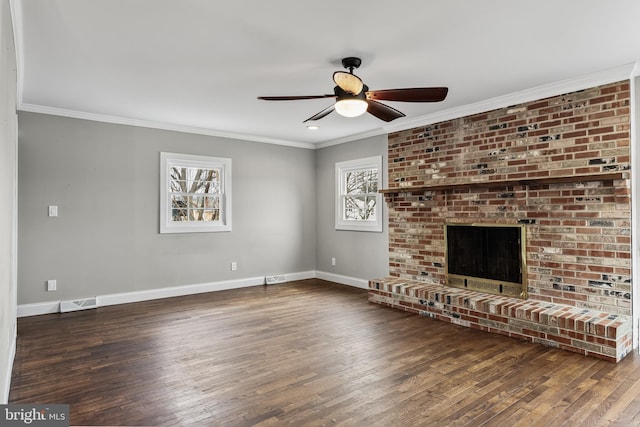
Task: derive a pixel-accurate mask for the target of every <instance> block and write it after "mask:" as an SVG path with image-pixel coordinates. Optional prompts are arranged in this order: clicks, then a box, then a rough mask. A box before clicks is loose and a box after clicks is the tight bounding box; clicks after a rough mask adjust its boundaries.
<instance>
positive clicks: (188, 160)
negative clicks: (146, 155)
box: [160, 152, 231, 234]
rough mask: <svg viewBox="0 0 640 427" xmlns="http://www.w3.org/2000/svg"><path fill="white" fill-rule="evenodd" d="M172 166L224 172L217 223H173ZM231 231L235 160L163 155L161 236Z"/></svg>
mask: <svg viewBox="0 0 640 427" xmlns="http://www.w3.org/2000/svg"><path fill="white" fill-rule="evenodd" d="M172 166H181V167H200V168H208V169H212V168H216V169H221V170H222V173H221V174H220V179H221V181H222V182H221V185H220V220H219V221H215V222H207V223H203V222H199V223H196V222H176V221H171V214H170V213H169V212H170V211H171V202H170V197H171V194H170V192H169V177H170V176H171V174H170V172H169V171H170V168H171V167H172ZM221 231H231V159H226V158H221V157H209V156H196V155H192V154H177V153H164V152H162V153H160V233H162V234H164V233H207V232H221Z"/></svg>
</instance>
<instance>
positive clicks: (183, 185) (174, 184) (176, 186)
mask: <svg viewBox="0 0 640 427" xmlns="http://www.w3.org/2000/svg"><path fill="white" fill-rule="evenodd" d="M171 192H172V193H186V192H187V181H173V180H172V181H171Z"/></svg>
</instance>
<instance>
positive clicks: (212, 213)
mask: <svg viewBox="0 0 640 427" xmlns="http://www.w3.org/2000/svg"><path fill="white" fill-rule="evenodd" d="M219 219H220V210H218V209H205V210H204V221H218V220H219Z"/></svg>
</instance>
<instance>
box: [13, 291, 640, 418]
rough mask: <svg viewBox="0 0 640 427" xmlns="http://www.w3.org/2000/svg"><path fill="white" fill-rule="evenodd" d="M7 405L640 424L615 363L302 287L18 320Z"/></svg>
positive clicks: (134, 412)
mask: <svg viewBox="0 0 640 427" xmlns="http://www.w3.org/2000/svg"><path fill="white" fill-rule="evenodd" d="M9 399H10V402H12V403H68V404H70V407H71V414H70V415H71V422H72V425H186V426H190V425H194V426H209V425H212V426H234V427H235V426H251V425H256V426H262V427H270V426H281V425H293V426H302V425H309V426H323V425H327V426H361V425H367V426H395V425H397V426H414V425H426V426H431V425H434V426H444V425H451V426H474V427H475V426H518V425H522V426H529V425H545V426H561V425H565V426H574V425H575V426H581V425H625V426H627V425H638V423H639V422H640V357H638V356H637V355H636V354H631V355H629V356H628V357H626V358H625V359H624V360H623V361H622V362H620V363H619V364H617V365H615V364H611V363H608V362H605V361H601V360H598V359H595V358H588V357H585V356H580V355H577V354H574V353H569V352H564V351H561V350H558V349H552V348H547V347H542V346H539V345H535V344H531V343H524V342H521V341H517V340H513V339H510V338H508V337H504V336H501V335H492V334H487V333H484V332H481V331H477V330H472V329H468V328H463V327H460V326H456V325H452V324H448V323H444V322H439V321H436V320H433V319H429V318H424V317H420V316H417V315H414V314H411V313H407V312H403V311H399V310H395V309H390V308H387V307H383V306H380V305H377V304H371V303H368V302H367V293H366V291H364V290H361V289H355V288H350V287H346V286H341V285H337V284H333V283H330V282H326V281H322V280H316V279H313V280H305V281H300V282H290V283H286V284H281V285H275V286H268V287H266V286H259V287H254V288H245V289H236V290H230V291H222V292H214V293H209V294H201V295H193V296H187V297H178V298H170V299H163V300H155V301H147V302H141V303H134V304H126V305H121V306H112V307H101V308H98V309H97V310H87V311H82V312H72V313H65V314H53V315H44V316H36V317H28V318H20V319H18V342H17V353H16V358H15V364H14V369H13V377H12V384H11V391H10V396H9Z"/></svg>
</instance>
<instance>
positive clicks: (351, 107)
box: [335, 98, 369, 117]
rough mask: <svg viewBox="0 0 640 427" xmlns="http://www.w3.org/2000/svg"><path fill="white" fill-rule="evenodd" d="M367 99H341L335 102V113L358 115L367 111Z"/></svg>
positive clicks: (350, 115) (347, 115)
mask: <svg viewBox="0 0 640 427" xmlns="http://www.w3.org/2000/svg"><path fill="white" fill-rule="evenodd" d="M367 107H369V104H367V101H363V100H362V99H357V98H355V99H341V100H339V101H338V102H336V105H335V109H336V113H338V114H340V115H341V116H344V117H358V116H361V115H363V114H364V113H366V112H367Z"/></svg>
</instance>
